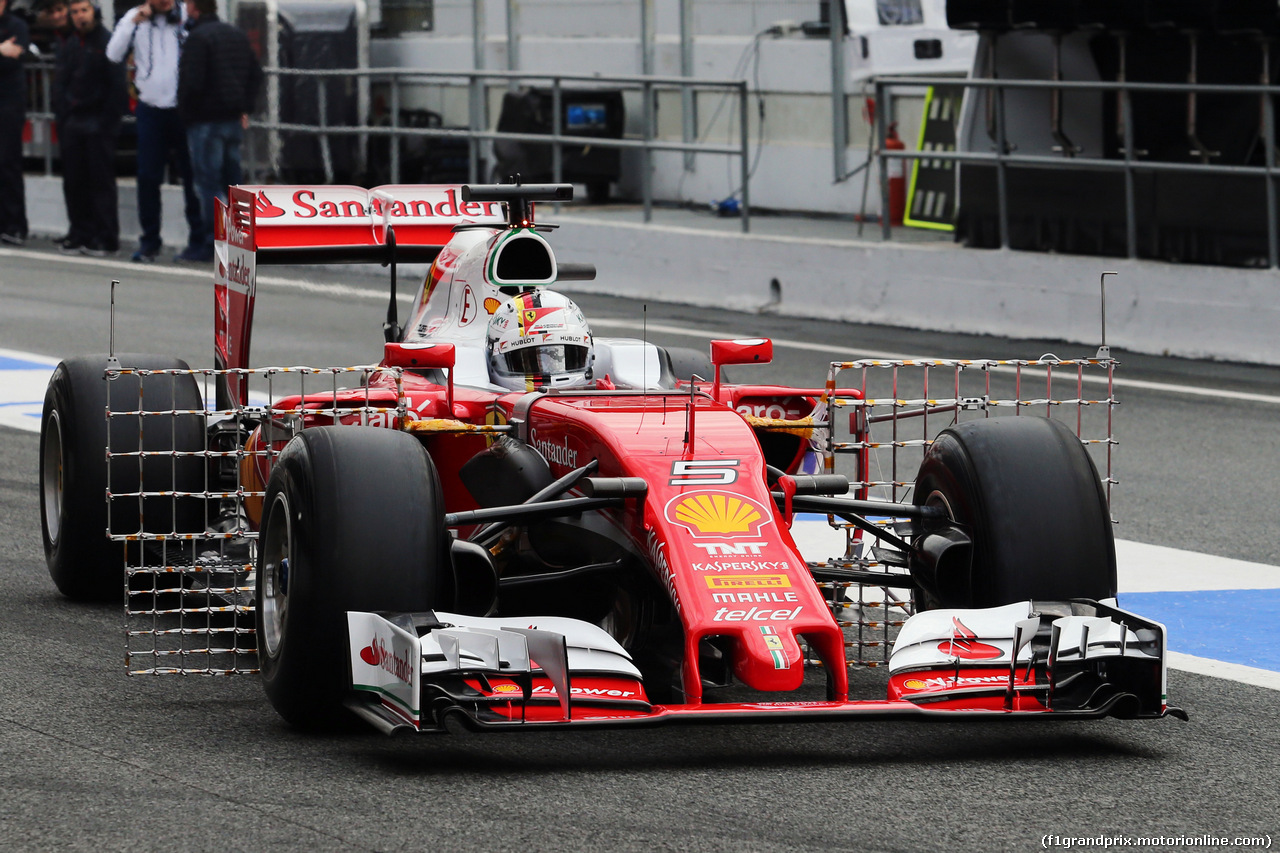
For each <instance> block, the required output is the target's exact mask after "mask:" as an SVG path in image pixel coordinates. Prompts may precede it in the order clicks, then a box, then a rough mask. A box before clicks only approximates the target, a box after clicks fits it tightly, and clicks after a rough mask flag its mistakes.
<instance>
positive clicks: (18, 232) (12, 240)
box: [0, 0, 31, 246]
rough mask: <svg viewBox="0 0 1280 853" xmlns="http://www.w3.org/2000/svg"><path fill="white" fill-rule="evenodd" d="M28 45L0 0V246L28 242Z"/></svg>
mask: <svg viewBox="0 0 1280 853" xmlns="http://www.w3.org/2000/svg"><path fill="white" fill-rule="evenodd" d="M29 44H31V37H30V33H29V31H28V30H27V24H26V21H23V20H22V19H21V18H19V17H18V16H17V15H13V14H10V12H9V0H0V243H7V244H9V245H11V246H21V245H22V244H23V243H24V242H25V241H26V239H27V195H26V185H25V184H23V181H22V126H23V125H24V124H26V121H27V79H26V72H25V71H24V70H23V67H22V55H23V54H24V53H26V52H27V46H28V45H29Z"/></svg>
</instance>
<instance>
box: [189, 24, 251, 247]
mask: <svg viewBox="0 0 1280 853" xmlns="http://www.w3.org/2000/svg"><path fill="white" fill-rule="evenodd" d="M186 3H187V17H188V19H189V21H190V23H189V24H188V25H187V28H188V30H189V32H188V35H187V42H186V44H185V45H184V46H183V49H182V62H181V64H180V66H179V68H178V112H179V114H180V115H181V116H182V120H183V122H184V123H185V124H186V128H187V144H188V146H189V147H190V149H191V168H192V171H193V172H194V173H195V183H196V192H197V193H198V194H199V196H200V209H201V212H202V214H203V216H204V235H205V243H204V246H203V250H202V251H201V253H200V257H199V258H197V259H196V260H203V261H211V260H213V233H214V225H213V218H214V203H213V200H214V198H221V199H222V200H223V201H224V202H225V201H226V200H227V187H228V186H229V185H232V184H238V183H240V143H241V142H243V141H244V132H245V130H246V129H247V128H248V127H249V113H251V112H252V111H253V107H254V102H255V101H257V99H258V90H259V89H260V88H261V87H262V66H261V65H260V64H259V63H258V58H257V57H256V56H254V53H253V48H252V47H250V45H249V38H248V36H246V35H245V34H244V33H243V32H241V31H240V30H239V29H238V28H237V27H234V26H232V25H231V24H228V23H226V22H225V21H221V20H219V19H218V7H217V3H216V0H186Z"/></svg>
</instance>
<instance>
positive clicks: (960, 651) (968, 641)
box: [938, 616, 1004, 660]
mask: <svg viewBox="0 0 1280 853" xmlns="http://www.w3.org/2000/svg"><path fill="white" fill-rule="evenodd" d="M951 624H952V626H953V627H954V628H955V634H954V635H953V636H952V637H951V639H950V640H944V641H943V642H941V643H938V651H940V652H942V653H943V654H945V655H950V656H951V657H956V658H961V659H963V660H990V659H991V658H998V657H1000V656H1001V655H1003V654H1004V652H1002V651H1001V650H1000V649H999V648H997V647H996V646H992V645H988V644H987V643H982V642H978V635H977V634H975V633H973V631H972V630H971V629H970V628H969V627H968V626H966V625H965V624H964V623H963V622H961V621H960V618H959V617H958V616H952V617H951Z"/></svg>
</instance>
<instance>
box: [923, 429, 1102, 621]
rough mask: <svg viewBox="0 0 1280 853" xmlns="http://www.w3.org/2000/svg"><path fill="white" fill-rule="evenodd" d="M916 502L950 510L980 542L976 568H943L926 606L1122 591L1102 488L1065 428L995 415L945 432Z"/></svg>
mask: <svg viewBox="0 0 1280 853" xmlns="http://www.w3.org/2000/svg"><path fill="white" fill-rule="evenodd" d="M915 503H916V504H917V505H931V506H941V507H944V508H946V510H947V512H948V515H949V516H950V517H951V519H952V520H953V521H956V522H958V523H960V524H961V525H963V526H964V527H965V528H966V529H967V531H968V533H969V535H970V537H972V540H973V547H972V559H971V561H969V564H968V566H967V567H966V566H964V565H963V562H964V561H963V560H962V561H959V562H952V563H951V564H950V565H949V566H948V567H945V568H944V567H940V568H939V574H940V577H938V578H937V583H936V584H933V585H932V586H933V587H934V588H933V589H925V590H923V592H924V595H923V598H924V600H923V601H920V602H917V604H919V605H921V609H928V608H931V607H961V608H963V607H995V606H997V605H1002V604H1010V603H1012V602H1015V601H1025V600H1027V599H1039V600H1047V601H1054V600H1056V601H1061V600H1066V599H1070V598H1091V599H1095V600H1098V599H1104V598H1111V597H1113V596H1115V594H1116V552H1115V540H1114V538H1113V534H1112V530H1111V517H1110V512H1109V510H1108V507H1107V500H1106V495H1105V494H1104V492H1103V489H1102V483H1101V481H1100V480H1099V478H1098V472H1097V469H1096V468H1094V465H1093V461H1092V460H1091V459H1090V458H1089V454H1088V452H1087V451H1086V450H1085V449H1084V446H1083V445H1081V443H1080V440H1079V439H1078V438H1076V436H1075V434H1074V433H1072V432H1071V430H1070V429H1068V428H1067V427H1066V426H1064V425H1063V424H1061V423H1059V422H1058V421H1054V420H1050V419H1049V418H1043V417H1031V416H1027V417H1004V418H990V419H987V420H981V421H971V422H968V423H963V424H959V425H957V426H953V427H950V428H949V429H946V430H943V431H942V433H940V434H939V435H938V438H937V439H936V440H935V441H934V443H933V445H932V446H931V447H930V448H929V452H928V453H927V454H926V455H925V458H924V462H923V463H922V464H921V466H920V472H919V474H917V476H916V485H915ZM966 568H967V570H968V571H967V575H966V574H965V569H966Z"/></svg>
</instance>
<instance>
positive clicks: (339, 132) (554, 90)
mask: <svg viewBox="0 0 1280 853" xmlns="http://www.w3.org/2000/svg"><path fill="white" fill-rule="evenodd" d="M27 69H28V74H29V75H32V79H31V80H30V82H29V86H30V91H31V93H32V95H33V96H34V95H35V94H36V93H37V92H38V93H39V98H38V101H33V104H35V106H36V107H37V108H33V109H31V110H30V111H28V113H27V118H28V120H29V121H31V122H32V124H33V125H35V124H42V125H43V131H44V132H43V136H42V138H43V139H44V141H45V144H44V146H43V150H42V152H41V154H42V155H43V159H44V166H45V174H46V175H51V174H53V159H54V148H53V144H52V139H51V137H52V134H51V133H50V129H51V128H52V127H53V120H54V116H53V99H52V82H53V73H54V66H53V63H51V62H33V63H29V64H28V66H27ZM264 71H265V73H266V74H267V76H268V77H272V78H275V79H277V80H278V79H280V78H286V77H292V78H313V79H314V80H315V81H316V109H317V112H316V115H317V116H318V119H317V123H316V124H303V123H296V122H284V121H272V120H270V118H267V119H266V120H255V121H254V122H253V125H252V126H253V127H254V128H257V130H258V131H263V132H266V133H267V134H268V135H269V141H268V148H269V153H268V155H267V159H268V161H269V162H270V164H271V165H270V169H271V171H273V172H278V171H279V168H278V166H279V160H280V151H281V145H280V141H279V135H280V134H283V133H298V134H309V135H314V136H317V137H319V147H320V155H321V160H322V163H323V168H324V172H325V177H326V180H327V181H328V182H332V180H333V176H334V167H333V153H332V147H333V143H332V140H333V138H334V137H344V136H346V137H349V136H356V137H358V138H359V145H360V152H361V156H363V152H364V151H366V150H367V148H368V143H369V141H370V140H371V139H377V138H385V139H387V140H388V143H389V147H390V169H391V182H392V183H398V182H399V180H400V171H401V169H400V166H401V164H400V146H399V145H398V144H395V143H396V141H397V140H399V139H405V138H413V137H418V138H423V137H426V138H436V139H463V140H466V141H467V143H468V146H469V158H468V159H469V176H468V180H469V181H470V182H472V183H479V182H486V181H487V180H488V178H489V176H487V175H482V174H480V163H481V160H482V155H483V148H482V146H483V144H484V143H491V142H493V141H497V140H505V141H511V142H524V143H531V144H541V145H547V146H550V147H551V171H552V180H553V181H555V182H556V183H559V182H561V181H562V179H563V176H564V149H565V147H571V148H573V147H582V146H591V147H593V148H613V149H620V150H632V151H636V150H638V151H640V152H642V154H643V165H642V168H641V174H640V188H641V196H642V202H643V207H644V221H645V222H650V221H652V219H653V201H654V198H653V195H654V194H653V154H654V152H658V151H673V152H683V153H684V155H685V157H694V156H696V155H699V154H706V155H714V156H724V157H731V158H737V160H738V164H739V174H740V179H741V182H742V185H741V191H740V200H741V203H742V230H743V231H744V232H747V231H750V229H751V189H750V158H749V156H748V146H749V135H748V109H747V95H748V89H747V83H746V81H745V80H712V79H700V78H692V77H660V76H653V75H648V76H646V75H620V76H613V77H603V76H596V75H590V74H534V73H529V72H523V71H521V72H513V71H483V70H468V71H421V70H416V69H415V70H409V69H400V68H364V69H359V68H343V69H298V68H268V69H264ZM352 78H367V79H369V80H370V81H371V82H376V83H385V84H386V85H387V87H388V89H389V98H388V100H389V104H388V106H389V112H390V116H389V118H390V124H389V125H370V124H368V123H365V124H355V125H341V124H337V123H330V121H329V119H328V116H327V112H328V108H329V88H330V82H331V81H335V82H337V83H341V82H345V81H347V80H350V79H352ZM490 81H498V82H499V83H502V84H504V87H505V85H506V84H516V83H531V82H540V83H544V84H547V85H549V87H550V89H551V96H552V110H551V115H552V126H551V132H550V133H548V134H543V133H514V132H506V131H498V130H489V129H488V127H489V121H488V117H487V113H488V110H487V103H486V98H485V96H486V84H487V83H488V82H490ZM565 84H575V85H578V86H590V87H599V88H604V87H611V88H617V89H623V90H627V91H633V92H636V93H638V94H639V95H640V98H641V102H642V109H643V115H642V118H641V122H640V124H641V130H640V135H639V137H638V138H635V137H631V138H628V137H625V136H624V137H622V138H617V139H615V138H607V137H605V138H602V137H598V136H578V135H573V134H571V133H567V132H566V129H565V128H564V126H563V111H562V109H561V97H562V93H563V90H564V86H565ZM410 86H418V87H421V86H437V87H439V86H465V87H466V88H467V89H468V91H469V92H470V98H469V99H468V116H467V127H456V128H455V127H401V126H399V125H398V122H399V120H400V109H401V103H402V99H403V95H404V90H405V89H406V88H407V87H410ZM663 91H677V92H680V93H681V96H680V104H681V108H682V110H684V109H687V106H686V105H687V104H692V103H693V102H694V101H695V98H694V97H693V96H694V94H695V93H696V92H698V91H708V92H723V93H724V96H725V97H728V98H733V99H734V100H735V102H736V107H737V109H736V112H737V120H738V140H737V144H736V145H729V144H725V145H718V144H712V143H707V142H697V141H694V142H685V141H683V140H680V141H676V140H668V139H664V138H662V137H660V136H659V135H658V129H657V104H656V98H657V95H658V93H659V92H663ZM271 112H276V114H277V115H278V104H277V105H276V106H275V107H269V108H268V115H270V113H271ZM125 121H132V117H131V116H126V117H125ZM364 121H365V122H367V121H368V117H365V118H364ZM683 125H684V121H683V117H682V122H681V126H682V127H683Z"/></svg>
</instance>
